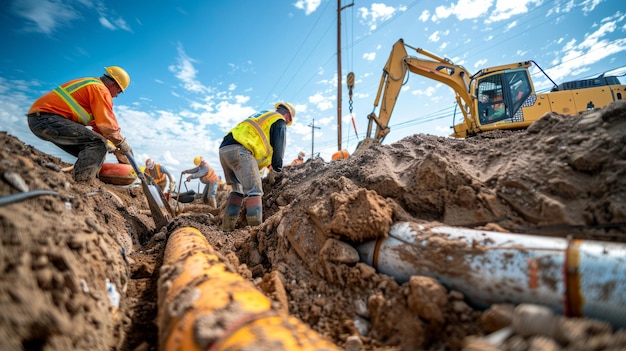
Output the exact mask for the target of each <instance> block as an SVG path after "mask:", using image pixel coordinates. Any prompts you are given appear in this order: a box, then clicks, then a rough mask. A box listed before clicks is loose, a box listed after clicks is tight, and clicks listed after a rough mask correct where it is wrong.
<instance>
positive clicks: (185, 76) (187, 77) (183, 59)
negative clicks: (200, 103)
mask: <svg viewBox="0 0 626 351" xmlns="http://www.w3.org/2000/svg"><path fill="white" fill-rule="evenodd" d="M177 50H178V58H177V59H176V61H177V64H176V65H171V66H169V67H168V68H169V70H170V72H173V73H174V75H175V76H176V78H178V79H179V80H180V81H181V82H182V83H183V86H184V88H185V89H186V90H188V91H191V92H194V93H210V92H211V90H212V89H211V88H209V87H207V86H204V85H203V84H202V83H200V82H199V81H198V80H196V75H197V74H198V71H197V70H196V68H195V67H194V66H193V64H194V62H196V61H195V60H194V59H192V58H190V57H189V56H187V54H186V53H185V51H184V49H183V47H182V45H181V44H179V45H178V48H177Z"/></svg>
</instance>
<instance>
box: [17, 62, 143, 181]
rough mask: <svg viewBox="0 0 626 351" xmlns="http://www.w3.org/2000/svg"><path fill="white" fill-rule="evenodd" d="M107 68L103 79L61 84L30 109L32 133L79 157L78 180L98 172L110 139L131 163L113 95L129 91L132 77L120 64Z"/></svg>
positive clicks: (75, 174) (119, 156)
mask: <svg viewBox="0 0 626 351" xmlns="http://www.w3.org/2000/svg"><path fill="white" fill-rule="evenodd" d="M104 70H105V73H104V75H102V76H101V77H100V78H78V79H74V80H71V81H69V82H67V83H64V84H62V85H60V86H59V87H57V88H56V89H54V90H52V91H50V92H48V93H46V94H45V95H43V96H41V97H40V98H38V99H37V100H36V101H35V102H34V103H33V105H32V106H31V107H30V110H28V115H27V116H28V127H29V128H30V130H31V131H32V132H33V134H35V135H36V136H37V137H39V138H40V139H42V140H46V141H49V142H51V143H53V144H55V145H56V146H58V147H60V148H61V149H63V150H64V151H65V152H67V153H69V154H70V155H72V156H75V157H77V160H76V163H74V171H73V177H74V180H76V181H88V180H90V179H94V178H95V177H96V176H97V175H98V172H99V171H100V168H101V167H102V163H103V162H104V159H105V157H106V153H107V150H108V149H107V148H108V146H107V143H108V142H107V141H110V142H111V143H112V145H113V147H114V149H112V150H111V151H114V153H115V156H116V157H117V160H118V162H120V163H128V159H127V158H126V155H125V154H126V153H128V152H131V153H132V149H131V148H130V146H129V145H128V143H127V142H126V138H124V137H123V136H122V134H121V133H120V127H119V125H118V123H117V118H116V117H115V114H114V113H113V98H114V97H117V95H118V94H120V93H122V92H124V90H126V88H127V87H128V84H130V77H129V76H128V73H126V71H125V70H123V69H122V68H120V67H117V66H110V67H105V69H104ZM87 126H89V127H91V129H89V128H85V127H87Z"/></svg>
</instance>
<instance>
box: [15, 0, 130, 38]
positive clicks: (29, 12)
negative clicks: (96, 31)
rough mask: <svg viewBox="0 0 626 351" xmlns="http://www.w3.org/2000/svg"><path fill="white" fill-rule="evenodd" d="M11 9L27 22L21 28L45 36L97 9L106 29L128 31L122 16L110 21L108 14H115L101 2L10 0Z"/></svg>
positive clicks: (99, 20) (113, 15) (68, 25)
mask: <svg viewBox="0 0 626 351" xmlns="http://www.w3.org/2000/svg"><path fill="white" fill-rule="evenodd" d="M80 7H82V8H80ZM10 10H11V12H12V13H13V14H15V15H17V16H19V17H23V18H25V19H27V20H28V21H29V22H28V23H27V24H26V25H27V27H25V28H24V29H25V30H26V31H32V32H41V33H45V34H48V35H51V34H53V33H54V32H55V31H56V30H58V29H60V28H62V27H71V24H72V22H73V21H75V20H79V19H84V18H85V17H87V16H90V15H92V12H96V14H95V16H97V18H98V22H100V24H101V25H102V26H103V27H105V28H107V29H109V30H117V29H122V30H125V31H129V32H130V31H131V29H130V27H129V26H128V24H127V23H126V21H125V20H124V19H123V18H121V17H117V18H115V19H113V20H111V19H110V18H111V17H116V15H115V13H110V12H111V11H110V10H108V9H107V8H106V6H105V5H104V2H101V1H76V2H69V1H66V2H64V1H54V0H16V1H13V2H12V4H11V6H10ZM109 13H110V14H109ZM33 23H34V24H35V26H34V27H33V26H32V24H33Z"/></svg>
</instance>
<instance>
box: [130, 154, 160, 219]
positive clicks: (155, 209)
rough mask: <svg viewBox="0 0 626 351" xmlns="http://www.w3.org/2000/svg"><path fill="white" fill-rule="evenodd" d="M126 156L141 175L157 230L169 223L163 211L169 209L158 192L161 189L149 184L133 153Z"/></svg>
mask: <svg viewBox="0 0 626 351" xmlns="http://www.w3.org/2000/svg"><path fill="white" fill-rule="evenodd" d="M126 158H128V162H129V163H130V165H131V166H133V169H134V170H135V173H137V177H139V179H140V180H141V188H142V189H143V193H144V195H145V196H146V200H148V207H150V213H151V214H152V219H153V220H154V226H155V227H156V229H157V230H159V229H161V228H162V227H164V226H166V225H167V224H168V223H169V219H168V218H167V215H166V214H164V213H163V211H164V210H167V209H166V208H165V206H164V204H163V202H162V201H161V197H160V196H159V193H158V191H160V190H161V189H152V188H151V187H155V186H156V185H150V184H148V182H147V181H146V177H145V176H144V174H143V172H141V170H140V169H139V167H138V166H137V163H136V162H135V159H134V158H133V155H131V154H130V152H129V153H126ZM155 192H156V195H155ZM157 199H158V201H157ZM159 203H160V205H159Z"/></svg>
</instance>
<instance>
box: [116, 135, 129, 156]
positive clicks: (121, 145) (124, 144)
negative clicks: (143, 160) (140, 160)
mask: <svg viewBox="0 0 626 351" xmlns="http://www.w3.org/2000/svg"><path fill="white" fill-rule="evenodd" d="M117 148H118V149H119V150H120V151H121V152H123V153H125V154H127V153H129V152H130V153H131V155H132V153H133V149H131V148H130V145H128V143H127V142H126V139H124V140H122V142H121V143H119V144H118V145H117Z"/></svg>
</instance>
